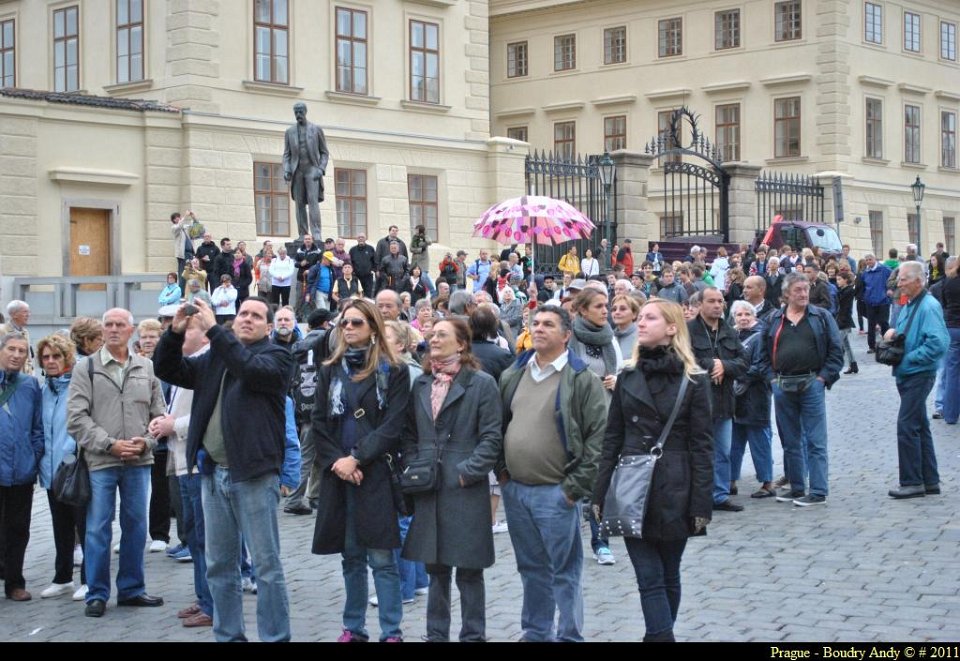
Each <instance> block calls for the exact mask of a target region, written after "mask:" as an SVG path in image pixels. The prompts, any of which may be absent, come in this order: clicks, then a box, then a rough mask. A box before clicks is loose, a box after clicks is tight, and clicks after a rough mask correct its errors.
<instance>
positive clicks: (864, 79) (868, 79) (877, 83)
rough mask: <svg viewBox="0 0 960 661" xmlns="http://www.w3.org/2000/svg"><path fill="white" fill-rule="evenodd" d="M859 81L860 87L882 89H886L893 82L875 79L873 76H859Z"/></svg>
mask: <svg viewBox="0 0 960 661" xmlns="http://www.w3.org/2000/svg"><path fill="white" fill-rule="evenodd" d="M857 80H859V81H860V84H861V85H869V86H871V87H882V88H887V87H890V86H891V85H893V84H894V81H892V80H887V79H886V78H876V77H874V76H860V77H858V78H857Z"/></svg>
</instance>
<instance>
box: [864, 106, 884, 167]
mask: <svg viewBox="0 0 960 661" xmlns="http://www.w3.org/2000/svg"><path fill="white" fill-rule="evenodd" d="M864 128H865V129H866V137H867V144H866V155H867V158H883V101H881V100H880V99H867V108H866V126H865V127H864Z"/></svg>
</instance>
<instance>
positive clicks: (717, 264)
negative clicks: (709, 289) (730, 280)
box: [710, 246, 730, 292]
mask: <svg viewBox="0 0 960 661" xmlns="http://www.w3.org/2000/svg"><path fill="white" fill-rule="evenodd" d="M729 270H730V262H729V261H728V260H727V249H726V248H724V247H723V246H720V247H719V248H717V258H716V259H715V260H713V264H711V265H710V277H712V278H713V286H714V287H716V288H717V289H719V290H720V291H722V292H725V291H727V271H729Z"/></svg>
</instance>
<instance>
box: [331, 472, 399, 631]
mask: <svg viewBox="0 0 960 661" xmlns="http://www.w3.org/2000/svg"><path fill="white" fill-rule="evenodd" d="M354 498H356V494H354V492H353V489H351V488H350V487H348V488H347V498H346V501H347V504H346V510H347V511H346V526H347V529H346V536H345V538H344V543H343V554H342V555H343V560H342V566H343V583H344V588H345V589H346V593H347V594H346V598H345V600H344V604H343V628H344V629H346V630H347V631H350V632H352V633H354V634H356V635H357V636H359V637H362V638H367V637H368V634H367V594H368V586H367V565H368V564H369V565H370V569H372V570H373V587H374V589H375V590H376V592H377V601H378V602H379V604H378V607H377V610H378V615H379V616H380V640H386V639H387V638H402V637H403V632H402V631H401V629H400V620H401V619H403V605H402V604H401V601H400V571H399V570H398V569H397V563H396V562H395V560H394V554H393V549H368V548H364V547H362V546H360V542H359V541H358V540H357V532H356V524H355V523H354V517H355V516H356V515H355V513H354V510H355V504H354Z"/></svg>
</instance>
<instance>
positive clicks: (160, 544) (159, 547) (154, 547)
mask: <svg viewBox="0 0 960 661" xmlns="http://www.w3.org/2000/svg"><path fill="white" fill-rule="evenodd" d="M166 550H167V543H166V542H165V541H163V540H162V539H155V540H153V541H152V542H150V553H160V551H166Z"/></svg>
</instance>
